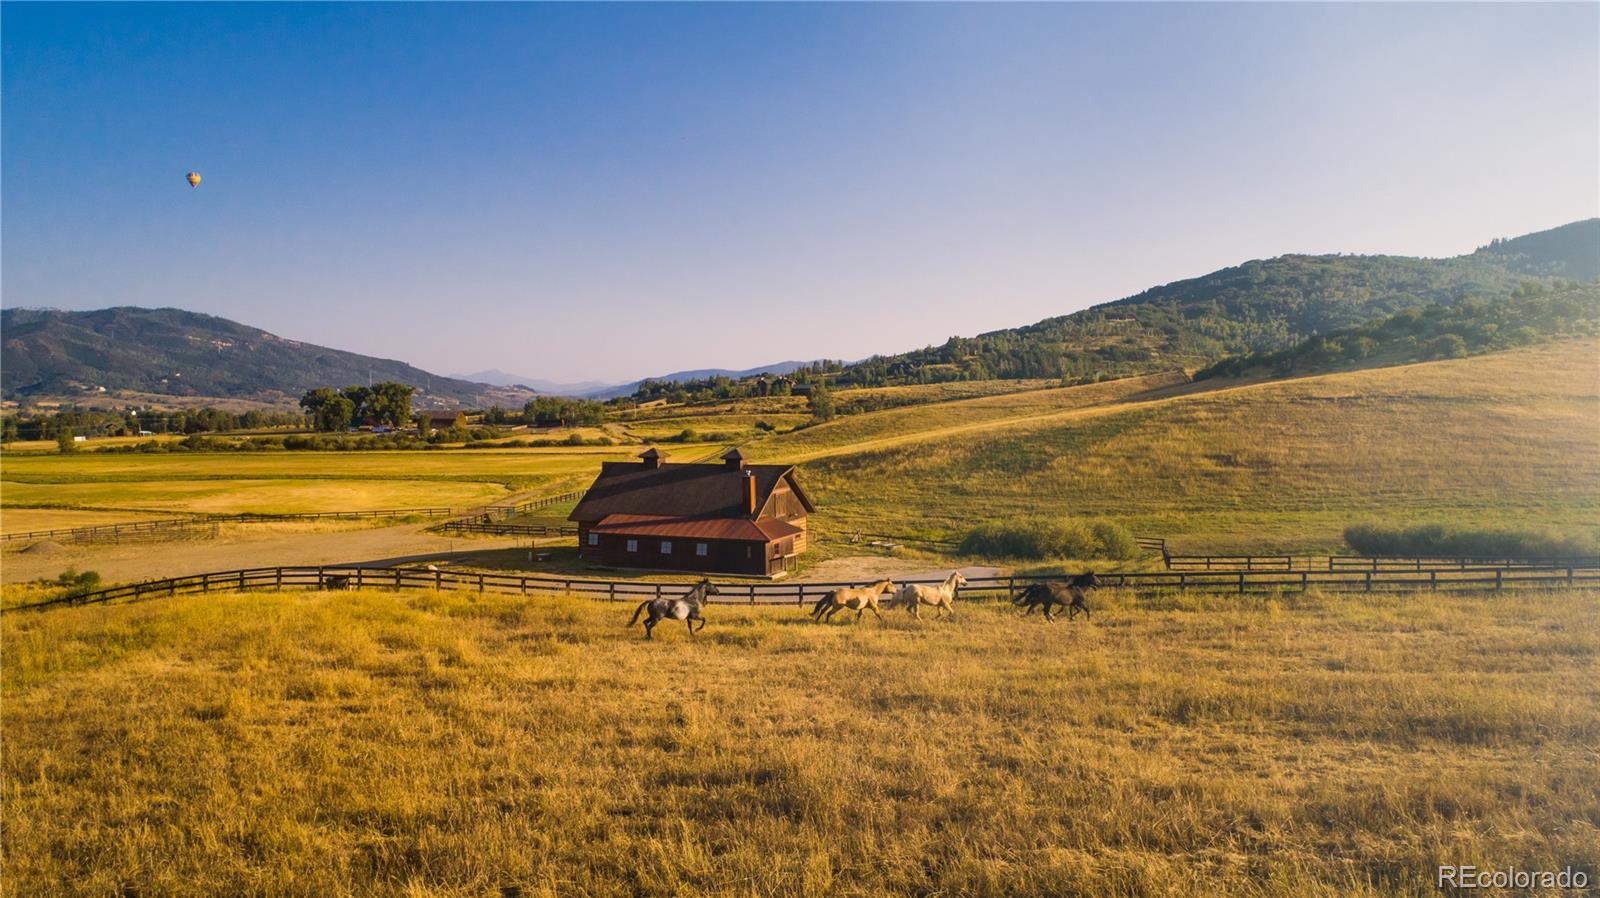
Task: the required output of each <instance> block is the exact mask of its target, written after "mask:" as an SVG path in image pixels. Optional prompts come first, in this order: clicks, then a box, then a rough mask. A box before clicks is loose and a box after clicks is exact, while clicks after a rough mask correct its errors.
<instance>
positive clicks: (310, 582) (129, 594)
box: [18, 565, 1600, 610]
mask: <svg viewBox="0 0 1600 898" xmlns="http://www.w3.org/2000/svg"><path fill="white" fill-rule="evenodd" d="M1064 579H1065V578H1062V577H1050V576H1012V577H981V578H980V577H974V578H972V579H971V580H969V581H968V583H967V585H966V586H965V587H962V588H961V590H960V593H961V594H962V595H963V596H972V595H974V594H976V595H987V596H997V595H1005V596H1012V595H1015V594H1016V593H1017V592H1018V591H1019V590H1021V589H1025V588H1027V586H1028V585H1030V584H1033V583H1040V582H1049V581H1062V580H1064ZM1100 580H1101V583H1102V585H1103V586H1107V587H1125V588H1132V589H1138V590H1174V589H1176V590H1185V589H1187V590H1202V591H1207V592H1221V593H1240V594H1243V593H1250V592H1273V591H1291V590H1306V589H1310V588H1312V587H1316V588H1320V589H1327V590H1336V591H1365V592H1372V591H1374V590H1379V589H1382V590H1442V589H1470V590H1502V589H1507V588H1524V587H1535V588H1538V587H1544V588H1553V587H1564V586H1579V585H1582V586H1600V567H1589V568H1579V567H1565V568H1555V567H1550V568H1540V567H1531V566H1520V567H1506V568H1494V569H1467V570H1462V569H1459V568H1455V567H1451V568H1443V569H1432V570H1423V571H1370V570H1369V571H1332V572H1328V571H1299V572H1284V571H1129V572H1122V573H1110V574H1101V575H1100ZM897 582H900V583H929V584H932V583H937V582H939V581H938V580H934V579H916V580H905V581H897ZM863 585H866V584H864V583H717V584H716V587H717V589H718V591H719V592H718V595H716V596H713V597H712V598H711V601H712V603H713V604H723V605H732V604H737V605H805V604H807V603H808V602H815V601H816V600H817V599H819V598H821V597H822V596H823V595H824V594H826V593H827V592H829V591H831V590H833V589H837V588H839V587H845V586H863ZM287 588H296V589H362V588H368V589H371V588H387V589H436V590H444V589H449V590H470V591H475V592H495V593H511V594H517V595H576V596H582V597H586V598H594V599H604V600H609V601H616V602H638V601H642V600H644V599H650V598H659V597H662V596H673V595H679V594H681V593H683V592H684V591H685V590H686V589H687V584H684V583H650V582H642V581H637V580H593V579H584V578H570V577H552V576H548V575H539V576H532V575H521V574H499V573H489V572H484V573H478V572H469V571H449V570H428V569H427V568H421V567H360V566H334V565H324V566H318V567H312V566H301V567H267V568H246V569H243V570H236V571H222V572H217V573H208V574H192V575H189V576H185V577H170V578H167V579H164V580H149V581H145V582H141V583H128V584H124V585H122V586H113V587H110V588H108V589H101V590H96V591H94V592H89V593H84V594H82V595H77V596H61V597H58V598H54V599H49V600H46V601H43V602H37V603H34V604H31V605H23V606H18V608H19V610H20V609H24V608H44V607H49V606H53V605H66V604H72V605H85V604H95V603H101V602H110V601H116V600H122V599H145V598H155V597H159V596H175V595H180V594H191V593H209V592H229V591H245V590H260V589H287Z"/></svg>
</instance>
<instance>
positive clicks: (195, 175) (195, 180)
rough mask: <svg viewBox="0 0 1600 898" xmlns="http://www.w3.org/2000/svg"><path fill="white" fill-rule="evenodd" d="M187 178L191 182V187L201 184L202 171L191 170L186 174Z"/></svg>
mask: <svg viewBox="0 0 1600 898" xmlns="http://www.w3.org/2000/svg"><path fill="white" fill-rule="evenodd" d="M185 179H186V180H187V181H188V182H189V186H190V187H199V186H200V173H199V172H197V171H192V172H189V174H188V175H186V176H185Z"/></svg>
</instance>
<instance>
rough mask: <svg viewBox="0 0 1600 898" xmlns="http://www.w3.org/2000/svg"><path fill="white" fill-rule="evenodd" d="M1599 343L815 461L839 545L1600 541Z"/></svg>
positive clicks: (1037, 402)
mask: <svg viewBox="0 0 1600 898" xmlns="http://www.w3.org/2000/svg"><path fill="white" fill-rule="evenodd" d="M1597 356H1600V343H1597V342H1596V341H1595V340H1594V339H1592V338H1590V339H1583V340H1567V341H1562V342H1556V343H1552V344H1545V345H1542V346H1537V347H1527V348H1521V349H1516V350H1512V351H1508V352H1501V353H1495V354H1490V355H1482V356H1477V357H1473V358H1467V359H1455V360H1448V361H1436V362H1427V363H1422V364H1414V365H1405V366H1398V367H1389V368H1377V369H1369V370H1360V371H1350V372H1340V373H1334V374H1325V375H1319V376H1315V377H1305V378H1298V379H1292V380H1276V381H1266V382H1250V381H1245V382H1241V381H1237V380H1233V381H1230V380H1226V379H1223V378H1217V379H1213V380H1207V381H1203V382H1199V383H1194V384H1186V385H1175V384H1172V383H1171V382H1168V381H1163V380H1160V379H1156V380H1151V381H1145V382H1139V381H1121V382H1111V383H1107V384H1098V385H1093V386H1086V387H1073V388H1067V389H1060V390H1045V391H1034V392H1031V393H1019V394H1014V395H1011V396H1003V397H993V398H988V399H979V400H967V401H963V402H953V403H944V404H941V405H932V406H922V407H918V408H915V409H902V410H895V411H891V412H881V413H877V414H872V415H862V416H852V417H849V418H841V419H839V420H837V421H834V422H830V423H828V424H822V425H817V426H814V427H810V428H806V429H804V430H800V431H796V432H794V433H792V434H785V435H782V436H778V437H773V438H770V439H766V440H762V441H759V442H757V443H754V444H752V445H751V446H750V447H749V449H747V454H750V455H752V456H753V457H756V458H758V459H761V460H769V459H770V460H786V461H798V462H802V468H801V473H802V477H803V478H804V481H805V483H806V486H807V490H808V492H809V493H810V494H811V496H812V497H813V498H814V499H815V500H816V502H817V505H818V507H819V509H821V510H822V511H821V512H820V513H819V514H818V515H817V516H816V518H815V521H816V523H815V527H816V528H817V529H818V530H819V531H821V532H823V533H826V534H831V535H843V534H851V533H867V534H883V535H891V536H902V537H916V536H919V535H920V536H926V537H934V538H945V539H948V538H953V537H956V536H959V535H960V534H962V533H963V532H965V530H966V529H968V528H970V527H971V526H973V525H974V524H977V523H981V522H985V521H1000V520H1006V519H1011V518H1016V517H1020V516H1028V515H1055V516H1080V517H1081V516H1096V515H1102V516H1108V517H1113V518H1116V519H1118V520H1122V521H1125V522H1127V523H1129V524H1130V525H1131V526H1132V527H1133V528H1134V529H1135V530H1136V531H1138V532H1141V533H1149V534H1156V535H1166V536H1174V537H1178V543H1179V544H1180V545H1187V547H1188V548H1189V549H1191V550H1200V549H1210V550H1222V549H1224V548H1229V547H1231V548H1238V549H1252V550H1294V551H1307V550H1309V549H1310V548H1312V547H1315V546H1321V547H1325V548H1327V547H1336V546H1338V545H1339V544H1340V541H1341V534H1342V531H1343V528H1344V527H1345V526H1346V525H1348V524H1351V523H1356V522H1360V521H1369V520H1385V521H1403V522H1415V521H1436V520H1450V521H1457V522H1461V523H1463V524H1465V523H1475V524H1480V525H1485V526H1494V525H1500V524H1508V525H1510V524H1514V525H1518V526H1534V527H1592V525H1593V522H1594V521H1595V520H1600V471H1597V470H1596V468H1595V465H1594V459H1595V458H1597V457H1600V384H1597V383H1596V381H1595V378H1594V360H1595V358H1596V357H1597Z"/></svg>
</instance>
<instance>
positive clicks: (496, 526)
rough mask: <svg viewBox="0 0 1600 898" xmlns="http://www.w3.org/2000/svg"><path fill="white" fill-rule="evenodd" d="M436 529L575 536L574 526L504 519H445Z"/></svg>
mask: <svg viewBox="0 0 1600 898" xmlns="http://www.w3.org/2000/svg"><path fill="white" fill-rule="evenodd" d="M436 529H438V530H439V532H441V533H450V534H465V533H479V534H484V535H487V536H533V537H537V536H577V535H578V528H576V527H551V526H547V525H544V524H510V523H507V522H505V521H479V520H475V519H466V520H459V521H447V522H445V523H443V524H440V525H439V526H438V527H437V528H436Z"/></svg>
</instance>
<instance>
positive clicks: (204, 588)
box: [200, 574, 211, 592]
mask: <svg viewBox="0 0 1600 898" xmlns="http://www.w3.org/2000/svg"><path fill="white" fill-rule="evenodd" d="M200 591H201V592H210V591H211V575H210V574H201V575H200Z"/></svg>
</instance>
